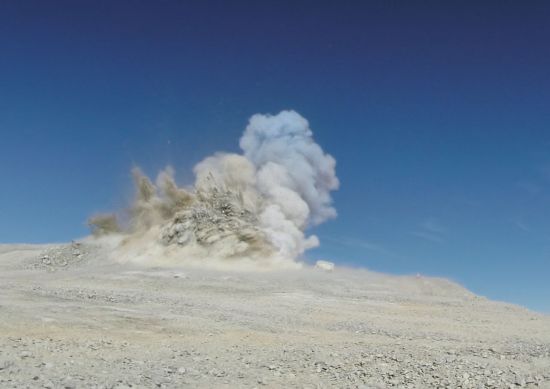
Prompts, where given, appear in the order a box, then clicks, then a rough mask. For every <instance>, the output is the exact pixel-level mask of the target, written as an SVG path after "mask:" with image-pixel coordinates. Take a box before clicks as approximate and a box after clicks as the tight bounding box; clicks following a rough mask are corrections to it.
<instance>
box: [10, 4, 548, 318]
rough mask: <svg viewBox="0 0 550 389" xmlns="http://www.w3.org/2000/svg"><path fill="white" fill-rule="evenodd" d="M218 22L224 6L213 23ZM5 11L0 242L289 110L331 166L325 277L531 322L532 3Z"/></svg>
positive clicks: (534, 190) (32, 232)
mask: <svg viewBox="0 0 550 389" xmlns="http://www.w3.org/2000/svg"><path fill="white" fill-rule="evenodd" d="M230 3H232V4H230ZM324 3H329V2H316V1H297V2H294V1H293V2H284V1H276V2H275V1H273V2H244V1H239V2H223V1H202V2H199V1H194V2H186V1H162V2H153V1H131V2H130V1H128V2H125V1H114V2H113V1H78V2H72V1H70V2H69V1H67V2H63V1H56V2H53V3H52V2H42V1H11V2H10V1H5V2H2V4H0V178H1V180H2V183H1V188H0V241H1V242H50V241H67V240H69V239H71V238H74V237H79V236H83V235H85V234H86V233H87V228H86V225H85V221H86V218H87V217H88V216H89V215H90V214H92V213H94V212H97V211H102V210H112V209H117V208H120V207H123V206H124V204H126V203H127V202H128V200H129V199H130V198H131V196H132V192H131V179H130V176H129V169H130V168H131V167H132V166H133V165H134V164H137V165H139V166H141V167H142V168H143V169H144V170H145V171H146V172H148V173H150V174H154V173H156V171H157V170H159V169H160V168H162V167H163V166H165V165H166V164H172V165H173V166H175V167H176V169H177V171H178V178H179V180H180V181H181V182H189V181H190V180H191V168H192V166H193V165H194V164H195V163H197V162H198V161H199V160H200V159H202V158H203V157H204V156H206V155H208V154H211V153H212V152H214V151H216V150H225V151H238V139H239V137H240V135H241V133H242V130H243V128H244V127H245V125H246V122H247V120H248V118H249V117H250V116H251V115H252V114H254V113H257V112H261V113H277V112H279V111H280V110H282V109H294V110H296V111H298V112H299V113H300V114H302V115H303V116H305V117H306V118H308V120H309V121H310V124H311V126H312V129H313V131H314V133H315V137H316V140H317V141H318V142H319V143H320V144H321V145H322V146H323V148H324V149H325V150H326V151H327V152H329V153H331V154H332V155H333V156H334V157H335V158H336V160H337V161H338V165H337V174H338V176H339V178H340V180H341V189H340V190H339V191H338V192H337V193H335V195H334V200H335V206H336V208H337V209H338V212H339V216H338V218H337V219H335V220H333V221H331V222H328V223H326V224H324V225H322V226H320V227H318V228H316V229H315V230H314V231H312V232H314V233H316V234H318V235H319V237H320V238H321V242H322V244H321V247H319V248H318V249H315V250H313V251H312V252H310V253H308V258H310V259H319V258H323V259H325V258H326V259H330V260H333V261H335V262H337V263H343V264H347V265H352V266H362V267H367V268H370V269H374V270H378V271H383V272H391V273H399V274H403V273H417V272H419V273H422V274H428V275H438V276H445V277H449V278H451V279H453V280H456V281H458V282H460V283H462V284H464V285H465V286H466V287H468V288H470V289H471V290H473V291H475V292H476V293H479V294H482V295H485V296H488V297H490V298H494V299H498V300H506V301H511V302H515V303H519V304H523V305H525V306H528V307H530V308H533V309H537V310H540V311H546V312H550V282H548V280H549V278H550V218H549V217H548V216H549V215H550V45H549V44H548V42H550V27H549V23H548V21H549V20H550V5H548V3H546V4H545V2H542V1H541V2H536V1H535V2H529V3H526V2H505V1H503V2H460V3H459V2H456V3H454V4H451V2H422V4H420V5H419V4H414V5H413V4H412V3H411V2H386V1H381V2H358V1H339V2H331V4H324Z"/></svg>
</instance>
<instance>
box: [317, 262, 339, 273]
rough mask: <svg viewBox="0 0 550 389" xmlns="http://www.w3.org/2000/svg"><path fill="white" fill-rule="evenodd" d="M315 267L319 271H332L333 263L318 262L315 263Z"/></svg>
mask: <svg viewBox="0 0 550 389" xmlns="http://www.w3.org/2000/svg"><path fill="white" fill-rule="evenodd" d="M315 267H316V268H317V269H321V270H324V271H333V270H334V263H332V262H329V261H323V260H319V261H317V262H316V263H315Z"/></svg>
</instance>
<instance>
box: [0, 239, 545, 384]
mask: <svg viewBox="0 0 550 389" xmlns="http://www.w3.org/2000/svg"><path fill="white" fill-rule="evenodd" d="M75 250H76V251H75ZM45 253H46V254H45ZM44 255H47V257H44ZM393 386H395V387H407V388H409V387H410V388H428V387H449V388H455V387H464V388H478V387H495V388H501V387H513V388H515V387H545V388H550V317H548V316H544V315H541V314H537V313H534V312H531V311H528V310H526V309H523V308H520V307H517V306H513V305H508V304H504V303H497V302H493V301H489V300H486V299H484V298H480V297H477V296H475V295H473V294H472V293H470V292H468V291H467V290H465V289H463V288H462V287H460V286H458V285H456V284H453V283H451V282H449V281H446V280H443V279H434V278H426V277H419V278H418V277H393V276H388V275H382V274H377V273H372V272H367V271H357V270H341V269H338V268H337V269H336V270H335V271H334V272H323V271H320V270H315V269H304V270H300V271H287V272H274V273H273V272H271V273H232V272H215V271H204V270H202V271H201V270H197V269H181V268H180V269H176V268H149V269H144V268H137V267H131V266H128V265H124V266H122V265H116V264H113V263H110V262H109V261H108V260H106V257H105V256H104V255H103V254H102V253H101V252H100V251H98V250H97V249H95V248H94V247H88V246H86V245H84V246H80V247H78V248H77V249H75V248H74V247H70V246H67V247H63V248H56V247H54V246H48V247H46V246H30V245H11V246H8V245H4V246H0V387H1V388H10V387H14V388H21V387H46V388H48V387H51V388H69V387H71V388H72V387H104V388H111V387H145V388H151V387H171V388H178V387H193V388H195V387H199V388H218V387H225V388H241V387H242V388H253V387H274V388H278V387H283V388H293V387H299V388H302V387H308V388H316V387H320V388H324V387H336V388H346V387H351V388H355V387H365V388H373V387H393Z"/></svg>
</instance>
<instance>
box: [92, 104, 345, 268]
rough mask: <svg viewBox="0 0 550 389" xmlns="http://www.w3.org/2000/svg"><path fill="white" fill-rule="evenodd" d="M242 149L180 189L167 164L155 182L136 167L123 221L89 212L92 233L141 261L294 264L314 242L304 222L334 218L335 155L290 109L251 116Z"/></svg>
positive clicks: (204, 166) (198, 169) (201, 166)
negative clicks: (109, 238) (133, 191)
mask: <svg viewBox="0 0 550 389" xmlns="http://www.w3.org/2000/svg"><path fill="white" fill-rule="evenodd" d="M240 147H241V149H242V150H243V155H239V154H229V153H216V154H214V155H213V156H210V157H207V158H205V159H204V160H203V161H201V162H199V163H198V164H197V165H196V166H195V168H194V169H193V171H194V173H195V177H196V179H195V183H194V185H193V186H192V187H190V188H187V189H185V188H180V187H178V186H177V185H176V183H175V181H174V171H173V169H172V168H170V167H168V168H167V169H165V170H164V171H162V172H161V173H160V174H159V175H158V177H157V180H156V182H155V183H153V182H152V181H151V180H150V179H149V178H148V177H146V176H145V175H144V174H143V173H142V172H141V171H140V170H139V169H134V171H133V175H134V181H135V185H136V192H137V193H136V199H135V201H134V204H133V205H132V206H131V208H130V209H129V212H128V223H126V224H127V225H125V226H123V227H121V226H120V223H118V222H117V220H116V217H115V216H114V215H105V214H102V215H98V216H96V217H94V218H92V219H90V225H91V226H92V229H93V231H94V233H95V234H96V235H98V236H99V235H101V236H115V237H118V240H117V241H116V242H117V247H116V250H115V255H116V256H118V257H119V258H122V259H125V260H137V261H141V262H145V263H159V262H165V263H189V264H196V263H200V264H203V265H207V266H208V265H212V266H215V267H219V266H227V267H234V266H235V264H237V263H240V264H243V263H244V264H246V265H245V267H246V266H248V265H254V266H255V267H258V266H259V267H267V268H269V267H279V268H280V267H281V266H283V267H285V266H287V267H296V266H299V262H297V260H299V258H300V256H301V255H302V254H303V253H304V251H305V250H307V249H310V248H313V247H315V246H317V245H318V244H319V240H318V239H317V237H316V236H314V235H310V236H307V235H306V230H307V228H308V227H311V226H314V225H317V224H319V223H322V222H323V221H325V220H327V219H330V218H333V217H335V216H336V210H335V209H334V208H333V207H332V199H331V197H330V192H331V191H333V190H335V189H337V188H338V185H339V183H338V178H337V177H336V174H335V166H336V161H335V159H334V158H333V157H332V156H330V155H328V154H326V153H324V152H323V150H322V148H321V147H320V146H319V145H318V144H317V143H315V141H314V140H313V133H312V131H311V129H310V128H309V123H308V121H307V120H306V119H305V118H303V117H302V116H300V115H299V114H298V113H297V112H295V111H282V112H280V113H279V114H277V115H262V114H256V115H254V116H252V117H251V118H250V121H249V124H248V126H247V127H246V129H245V131H244V134H243V135H242V137H241V139H240Z"/></svg>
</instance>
